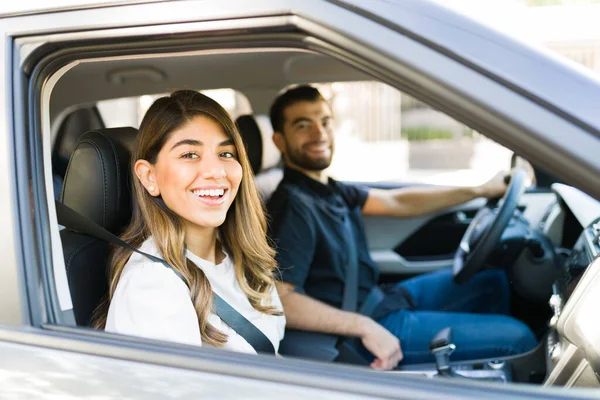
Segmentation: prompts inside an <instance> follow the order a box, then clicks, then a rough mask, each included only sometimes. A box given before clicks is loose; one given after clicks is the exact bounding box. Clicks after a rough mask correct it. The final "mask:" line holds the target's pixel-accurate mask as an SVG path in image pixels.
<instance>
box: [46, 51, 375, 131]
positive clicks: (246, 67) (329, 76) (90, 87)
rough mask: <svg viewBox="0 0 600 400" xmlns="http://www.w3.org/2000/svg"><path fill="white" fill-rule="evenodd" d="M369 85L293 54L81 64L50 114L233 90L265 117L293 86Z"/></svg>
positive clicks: (339, 66) (343, 68)
mask: <svg viewBox="0 0 600 400" xmlns="http://www.w3.org/2000/svg"><path fill="white" fill-rule="evenodd" d="M369 79H371V78H370V77H369V76H368V75H366V74H364V73H362V72H360V71H358V70H356V69H355V68H352V67H350V66H348V65H346V64H343V63H341V62H340V61H338V60H336V59H334V58H332V57H328V56H323V55H319V54H315V53H312V52H307V51H300V50H289V49H262V50H256V51H248V50H243V51H240V50H238V51H236V50H228V51H227V53H221V52H212V53H210V52H208V53H207V52H195V53H184V54H178V55H175V56H174V55H172V54H169V55H155V56H144V58H139V57H138V58H129V59H125V58H120V59H108V60H98V59H95V60H89V61H82V62H80V63H78V64H77V65H75V66H74V67H73V68H71V69H70V70H69V71H67V72H66V73H65V74H64V75H63V76H62V77H61V78H60V80H59V81H58V82H57V84H56V86H55V87H54V90H53V92H52V95H51V105H50V107H51V108H50V110H51V116H52V117H51V118H52V119H53V120H54V119H55V118H56V116H57V115H58V114H59V113H60V112H61V111H63V110H65V109H67V108H69V107H72V106H75V105H78V104H89V103H92V102H95V101H98V100H105V99H111V98H120V97H129V96H140V95H144V94H156V93H165V92H169V91H171V90H173V89H177V88H194V89H198V90H206V89H220V88H233V89H236V90H239V91H241V92H243V93H244V94H245V95H246V96H247V97H248V99H249V100H250V103H251V104H252V107H253V109H254V110H255V111H258V112H263V113H264V112H266V111H267V109H268V105H269V104H270V102H271V101H272V98H273V97H272V96H273V94H274V93H276V92H277V91H279V90H281V89H282V88H284V87H285V86H287V85H290V84H297V83H317V82H340V81H359V80H369ZM74 88H78V90H74ZM81 89H83V90H81ZM263 97H266V99H263Z"/></svg>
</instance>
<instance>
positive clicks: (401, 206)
mask: <svg viewBox="0 0 600 400" xmlns="http://www.w3.org/2000/svg"><path fill="white" fill-rule="evenodd" d="M505 176H506V174H505V173H499V174H497V175H496V176H494V177H493V178H492V179H490V180H489V181H488V182H486V183H484V184H483V185H480V186H475V187H410V188H401V189H392V190H382V189H370V190H369V195H368V197H367V200H366V202H365V205H364V207H363V209H362V212H363V214H365V215H376V216H386V217H400V218H406V217H419V216H423V215H427V214H430V213H433V212H436V211H441V210H444V209H446V208H449V207H453V206H456V205H458V204H462V203H464V202H467V201H470V200H473V199H476V198H478V197H500V196H502V195H503V194H504V192H505V191H506V183H505V182H504V178H505Z"/></svg>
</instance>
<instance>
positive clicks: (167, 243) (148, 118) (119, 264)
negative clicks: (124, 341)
mask: <svg viewBox="0 0 600 400" xmlns="http://www.w3.org/2000/svg"><path fill="white" fill-rule="evenodd" d="M196 116H205V117H208V118H211V119H212V120H214V121H216V122H217V123H219V124H220V125H221V127H222V128H223V130H224V131H225V134H226V135H227V136H228V137H229V138H230V139H231V140H233V143H234V145H235V147H236V150H237V154H238V159H239V163H240V164H241V166H242V181H241V183H240V187H239V189H238V193H237V196H236V197H235V199H234V201H233V203H232V204H231V206H230V208H229V210H228V211H227V216H226V218H225V222H224V223H223V224H222V225H221V226H220V227H219V228H218V230H219V238H220V240H221V244H222V246H223V247H224V248H225V249H226V250H227V251H228V252H229V254H230V255H231V257H232V259H233V262H234V265H235V273H236V276H237V280H238V283H239V285H240V287H241V289H242V290H243V291H244V293H246V295H247V296H248V299H249V300H250V304H252V306H253V307H254V308H255V309H256V310H258V311H260V312H262V313H265V314H270V315H280V314H281V311H280V310H277V309H276V308H275V307H274V306H272V305H271V303H270V299H271V290H272V288H273V285H274V276H273V271H274V269H275V267H276V263H275V260H274V255H275V252H274V250H273V249H272V248H271V247H270V246H269V244H268V242H267V239H266V219H265V215H264V211H263V207H262V203H261V201H260V198H259V195H258V193H257V191H256V187H255V185H254V177H253V173H252V169H251V167H250V163H249V161H248V156H247V154H246V149H245V148H244V144H243V142H242V138H241V136H240V134H239V132H238V130H237V128H236V126H235V124H234V123H233V121H232V120H231V117H230V116H229V114H228V113H227V111H225V110H224V109H223V107H221V106H220V105H219V104H218V103H217V102H216V101H214V100H212V99H211V98H209V97H207V96H205V95H203V94H201V93H198V92H196V91H193V90H179V91H176V92H174V93H172V94H171V95H170V96H168V97H161V98H159V99H158V100H156V101H155V102H154V103H153V104H152V106H151V107H150V108H149V109H148V112H147V113H146V115H145V116H144V119H143V120H142V123H141V125H140V130H139V133H138V136H137V141H136V148H135V152H134V155H133V157H132V160H131V161H132V168H133V165H134V164H135V162H136V161H137V160H146V161H148V162H150V163H151V164H154V163H156V159H157V156H158V153H159V152H160V150H161V149H162V147H163V146H164V144H165V143H166V142H167V140H168V139H169V137H170V136H171V134H172V133H173V132H174V131H175V130H177V129H179V128H181V127H183V126H185V125H186V124H188V123H189V122H191V121H192V119H193V118H195V117H196ZM132 175H133V192H134V202H133V203H134V204H133V215H132V220H131V222H130V224H129V226H128V227H127V229H126V230H125V232H124V233H123V234H122V235H121V239H123V240H124V241H126V242H128V243H130V244H131V245H132V246H134V247H136V248H139V247H140V246H141V245H142V243H143V242H144V241H145V240H146V239H148V238H149V237H150V236H152V238H153V239H154V242H155V243H156V246H157V247H158V251H159V252H160V254H161V255H162V256H163V258H164V260H165V261H166V262H167V263H168V264H169V265H170V266H171V267H172V268H173V269H175V270H176V271H177V272H179V273H180V274H181V275H182V276H183V277H184V279H185V281H186V283H187V285H188V287H189V288H190V292H191V299H192V303H193V304H194V308H195V309H196V314H197V315H198V324H199V326H200V333H201V336H202V342H204V343H207V344H210V345H213V346H222V345H223V344H224V343H225V342H226V341H227V336H226V335H225V334H223V333H222V332H220V331H218V330H217V329H216V328H214V327H213V326H211V325H210V324H209V323H208V315H209V313H210V311H211V310H212V306H213V292H212V289H211V287H210V283H209V282H208V279H207V278H206V276H205V275H204V273H203V272H202V270H201V269H200V268H198V267H197V266H196V265H194V264H193V263H192V262H191V261H190V260H188V259H187V258H186V255H185V250H186V246H185V243H186V237H185V230H184V225H183V222H182V221H181V218H180V217H179V216H178V215H177V214H175V213H174V212H172V211H171V210H169V209H168V208H167V207H166V205H165V203H164V202H163V201H162V199H161V198H160V196H159V197H153V196H151V195H150V194H149V193H148V192H147V191H146V189H145V188H144V187H143V185H142V184H141V182H140V180H139V179H137V177H136V176H135V174H132ZM131 254H132V251H131V250H129V249H126V248H124V247H116V248H114V249H113V253H112V255H111V259H110V270H109V291H108V298H107V299H105V301H104V303H103V304H102V305H101V306H100V307H99V308H98V309H97V310H96V313H95V318H94V321H93V324H92V325H93V327H95V328H98V329H103V328H104V326H105V324H106V316H107V313H108V306H109V304H110V301H111V299H112V297H113V295H114V293H115V289H116V287H117V283H118V282H119V278H120V276H121V272H122V271H123V268H124V267H125V264H126V263H127V260H129V257H130V256H131Z"/></svg>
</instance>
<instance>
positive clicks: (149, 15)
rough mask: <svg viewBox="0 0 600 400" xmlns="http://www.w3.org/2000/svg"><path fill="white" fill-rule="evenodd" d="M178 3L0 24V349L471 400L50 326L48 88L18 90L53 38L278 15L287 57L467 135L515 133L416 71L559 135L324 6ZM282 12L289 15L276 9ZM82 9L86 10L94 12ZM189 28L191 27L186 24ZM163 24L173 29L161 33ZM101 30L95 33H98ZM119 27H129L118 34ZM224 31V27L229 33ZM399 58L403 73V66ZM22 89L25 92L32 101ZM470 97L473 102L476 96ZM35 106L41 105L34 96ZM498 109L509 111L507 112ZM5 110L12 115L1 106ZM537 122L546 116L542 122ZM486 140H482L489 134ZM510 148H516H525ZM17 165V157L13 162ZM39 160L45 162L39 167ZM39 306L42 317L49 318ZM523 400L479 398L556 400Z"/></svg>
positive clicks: (348, 372)
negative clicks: (335, 71) (462, 128)
mask: <svg viewBox="0 0 600 400" xmlns="http://www.w3.org/2000/svg"><path fill="white" fill-rule="evenodd" d="M178 3H179V2H174V3H169V4H166V3H160V2H158V3H150V4H141V5H140V4H137V5H125V6H114V7H105V8H96V9H80V10H69V11H65V14H64V15H65V19H60V20H56V21H51V20H50V19H44V18H43V17H44V15H40V14H37V15H33V16H28V15H24V16H19V17H15V18H14V19H12V20H10V21H6V20H3V21H2V26H1V27H0V30H1V31H2V32H3V33H4V34H5V37H8V40H5V41H4V42H3V43H2V44H0V46H2V50H4V54H9V55H10V58H9V60H10V61H9V62H8V63H6V64H5V66H6V67H7V71H6V73H5V74H4V76H3V77H1V78H0V79H1V80H0V82H1V84H0V87H3V88H5V89H7V91H8V92H9V93H10V96H7V97H6V98H4V99H2V100H0V109H2V111H0V115H2V116H3V117H4V120H5V121H7V124H5V125H4V126H2V127H1V128H0V129H2V131H3V132H2V133H5V137H7V138H9V139H7V141H8V142H9V143H10V144H7V143H6V142H5V145H6V146H7V147H6V148H4V149H0V151H1V152H2V153H4V154H1V155H2V156H1V157H0V159H3V160H4V163H5V164H4V165H1V164H0V166H4V167H6V168H5V169H3V171H2V172H0V190H5V193H7V201H5V202H3V203H0V212H3V213H5V215H12V216H13V217H12V218H9V219H8V221H7V224H6V225H5V227H4V228H3V229H2V230H1V231H0V232H1V235H0V237H1V238H2V240H1V242H2V245H0V246H1V247H0V250H1V251H3V252H4V253H3V254H4V257H5V265H4V266H3V268H2V269H1V270H2V277H3V278H6V279H2V280H0V293H2V295H1V297H0V299H2V300H6V304H4V305H3V306H2V307H1V308H0V323H2V324H8V325H12V327H6V328H4V327H3V328H0V334H1V335H2V336H0V342H1V344H2V345H4V344H6V343H11V344H13V345H14V344H18V345H22V346H33V347H37V348H40V349H42V348H51V349H60V350H64V351H67V352H70V353H73V352H75V353H78V354H88V355H90V356H93V357H96V356H100V357H109V358H114V359H127V360H132V361H137V362H143V363H149V364H154V365H160V366H167V367H173V368H184V369H188V370H194V371H205V372H210V373H225V374H227V375H228V376H230V377H239V378H247V379H249V380H252V381H260V382H263V381H264V382H276V383H280V384H284V385H293V386H297V387H301V388H306V387H312V388H318V389H322V390H325V391H329V393H337V392H340V393H345V394H349V393H355V394H362V395H365V396H375V397H396V398H429V397H430V395H431V391H437V392H442V391H445V392H446V393H448V395H452V394H453V395H456V396H460V397H461V398H478V397H479V395H480V393H479V390H480V388H479V386H478V385H476V384H471V383H469V382H466V383H465V382H457V381H435V380H434V381H425V380H423V381H422V380H419V379H413V378H410V377H405V376H397V375H395V374H381V373H376V372H372V371H365V370H363V369H359V368H352V367H343V366H336V367H335V368H334V367H332V366H327V365H323V364H318V363H309V362H303V361H299V360H279V359H272V358H268V357H266V356H255V357H250V356H244V355H237V354H235V355H232V354H228V353H227V352H223V351H218V350H212V349H204V348H201V349H190V348H188V347H184V346H177V345H171V344H165V343H162V342H155V341H150V340H140V339H131V338H123V337H117V336H116V335H111V334H106V333H104V332H95V331H88V330H85V329H82V328H72V327H66V326H60V325H56V324H55V323H56V322H55V321H57V320H58V319H59V318H60V316H61V315H60V313H59V312H57V311H56V307H57V305H59V300H58V296H57V294H56V293H55V291H56V287H55V285H54V279H53V277H52V274H51V273H50V272H49V271H52V265H53V262H55V261H56V248H57V246H60V243H59V240H58V239H57V235H56V232H54V231H56V226H57V224H56V219H55V216H53V209H52V203H51V200H50V199H51V198H52V196H50V195H49V193H48V192H47V191H46V187H50V186H48V179H47V178H48V174H50V171H49V170H48V168H47V166H48V165H47V164H48V163H49V159H48V154H47V153H48V151H49V149H48V148H47V147H48V146H45V147H44V146H42V140H48V139H47V138H43V134H42V133H43V132H44V129H46V130H45V132H48V129H49V126H48V123H47V121H45V120H44V118H47V115H44V111H43V110H42V109H40V105H39V104H36V103H35V102H34V99H33V96H27V94H28V93H29V94H34V95H35V94H36V90H40V89H42V88H44V87H48V86H47V85H49V84H51V82H49V81H48V80H44V81H41V82H40V81H37V82H32V84H31V85H29V84H28V76H27V74H24V73H23V69H27V67H28V66H35V65H36V63H35V62H34V63H33V64H29V62H31V60H35V58H36V57H44V56H46V55H48V53H46V52H49V51H50V52H51V51H53V50H54V51H55V50H56V48H58V47H59V45H60V42H58V41H56V40H55V41H53V40H50V39H49V37H50V36H52V35H58V36H60V35H63V36H62V37H61V38H62V39H64V40H67V42H68V41H69V40H75V39H77V38H78V37H79V36H81V37H83V38H84V39H85V40H90V37H93V36H95V35H96V37H100V38H107V37H109V36H110V34H120V33H121V34H122V33H123V32H124V31H123V30H124V29H125V30H126V29H131V34H132V35H133V34H135V35H140V34H141V32H145V35H148V36H151V34H150V33H149V32H152V31H154V34H156V28H157V26H158V27H161V28H167V29H166V30H167V31H168V32H169V33H170V34H173V32H174V31H176V29H174V28H182V27H183V25H185V24H186V23H187V24H194V23H197V24H201V22H197V21H203V20H206V23H207V24H213V23H216V24H217V25H218V23H219V21H217V22H215V20H218V19H219V17H220V18H222V20H224V21H231V23H232V24H234V25H235V28H233V30H234V31H235V30H236V29H237V30H239V32H242V31H244V32H246V33H247V32H248V29H251V28H248V27H244V25H243V21H242V23H240V21H241V20H240V19H238V18H242V17H248V20H249V21H250V20H254V21H256V19H257V18H264V17H273V16H275V18H279V17H278V16H277V15H278V13H282V14H284V15H286V16H285V17H284V19H285V24H284V25H283V24H282V25H280V26H281V27H286V26H288V27H289V26H292V27H294V29H297V30H300V31H306V32H309V33H310V34H309V35H307V37H306V38H305V39H304V40H303V41H300V42H295V41H293V40H292V43H293V44H294V46H306V47H307V48H308V49H311V50H318V51H319V52H321V53H324V54H329V55H332V56H335V57H337V58H340V59H342V60H344V61H345V62H347V63H349V64H351V65H353V66H355V67H357V68H359V69H361V70H363V71H365V72H368V73H369V74H371V75H372V76H374V77H376V78H378V79H380V80H382V81H384V82H387V83H389V84H392V85H395V86H396V87H401V88H404V90H406V91H407V92H408V93H411V95H416V96H417V97H418V98H428V99H431V98H432V96H433V95H434V94H436V93H437V94H439V95H440V98H439V99H438V100H436V101H435V104H442V103H443V101H445V100H446V101H449V103H444V104H446V106H445V108H447V109H448V110H449V111H451V112H452V114H453V115H455V116H457V115H458V116H460V117H461V119H462V120H463V121H465V120H467V121H471V122H473V125H475V126H481V120H484V118H482V119H481V120H479V122H478V121H477V119H476V118H469V117H468V116H467V115H465V114H464V111H465V108H468V107H470V106H473V107H475V111H474V112H475V113H476V114H478V115H482V116H486V117H487V118H489V121H490V126H493V127H502V129H499V132H506V130H508V129H514V130H515V131H517V132H519V133H523V132H526V131H525V130H524V129H522V127H521V126H519V125H518V124H516V121H509V122H510V123H509V122H507V121H506V120H504V119H501V118H498V117H497V115H495V113H493V112H490V111H489V110H486V108H485V107H484V104H485V102H483V104H482V102H481V99H479V101H478V102H476V101H474V100H473V98H470V97H469V96H467V95H465V94H464V92H455V90H456V88H452V87H447V86H446V85H441V84H440V83H439V82H436V80H434V79H433V78H432V75H431V73H430V72H429V73H428V72H427V71H426V69H427V68H425V67H426V66H427V65H432V63H433V64H435V63H434V61H436V60H437V61H439V64H438V66H437V67H436V68H439V69H440V70H443V69H444V68H448V67H452V68H451V69H453V70H454V72H456V73H460V74H462V75H463V76H462V79H463V80H466V81H468V80H469V79H473V81H474V82H473V85H484V86H485V87H486V91H488V92H489V94H488V96H490V98H491V97H493V96H495V95H498V94H502V95H503V96H505V97H511V98H513V99H514V100H515V103H516V104H515V105H513V106H509V105H508V104H507V105H505V110H504V112H509V111H511V110H514V111H518V110H519V109H521V110H522V111H521V112H520V113H518V115H521V116H522V115H523V113H525V112H533V111H535V112H536V113H537V114H540V115H538V116H537V117H538V119H539V120H543V121H544V127H546V126H547V125H549V124H550V125H551V124H552V123H557V124H559V125H560V127H561V128H565V124H566V122H565V121H562V120H561V119H560V118H559V117H557V116H555V115H552V114H550V113H549V112H548V110H544V109H543V107H541V106H540V105H538V104H531V101H530V100H528V99H523V98H522V97H520V95H519V94H517V93H513V92H511V91H510V89H508V88H506V87H504V86H502V85H500V84H499V83H498V82H493V81H490V79H489V78H487V77H485V76H481V75H480V74H479V73H478V72H477V71H474V70H471V69H469V67H468V66H465V65H462V64H460V63H458V62H457V61H456V60H452V59H448V57H447V56H445V55H443V54H440V53H439V52H437V51H436V49H434V48H429V47H427V46H425V45H423V44H422V43H418V42H416V41H414V40H413V39H411V38H409V37H407V36H404V35H402V34H400V33H398V32H396V31H394V30H391V29H389V28H387V27H384V26H381V25H379V24H377V23H375V22H373V21H371V20H369V19H367V18H365V17H364V16H360V15H356V14H354V13H352V12H350V11H349V10H345V9H341V8H339V7H337V6H336V5H334V4H332V3H327V2H319V1H316V0H315V1H313V0H307V1H303V2H299V3H291V2H290V3H289V4H288V3H281V2H276V1H268V2H266V3H263V4H261V6H260V7H259V6H258V5H256V4H254V2H245V1H234V3H235V5H237V6H238V7H234V9H235V10H236V11H235V12H233V13H232V12H229V13H228V12H226V11H224V10H221V9H220V5H218V4H216V3H210V4H209V5H210V6H209V7H204V8H203V10H202V11H203V12H202V13H200V12H195V13H192V15H190V10H189V9H187V8H183V7H182V5H181V4H178ZM265 4H266V5H265ZM282 4H284V6H282ZM190 5H196V6H197V7H200V6H205V5H206V4H205V3H204V2H187V3H186V6H188V7H189V6H190ZM286 5H287V6H289V8H285V6H286ZM91 10H94V13H92V11H91ZM292 10H294V11H292ZM115 11H119V13H117V14H116V15H117V17H116V18H113V16H114V15H115V14H114V12H115ZM62 15H63V14H62V13H61V12H56V13H55V14H54V16H55V17H57V16H62ZM103 18H106V19H103ZM194 19H195V20H196V21H195V22H189V21H190V20H194ZM92 21H110V22H109V23H108V22H103V23H100V24H99V25H96V26H94V28H92V29H91V30H86V26H85V23H90V22H92ZM159 21H160V22H159ZM183 21H187V22H183ZM281 22H283V21H280V23H281ZM159 23H160V25H155V26H146V27H144V25H152V24H159ZM169 23H172V24H175V25H173V26H169V25H168V24H169ZM103 24H104V26H102V25H103ZM126 26H129V27H133V28H126ZM353 26H354V27H356V26H361V27H362V29H360V31H361V32H366V33H365V37H363V38H360V40H358V39H359V38H356V32H352V31H353V29H352V27H353ZM189 27H190V25H187V27H186V28H189ZM87 29H89V28H87ZM191 29H192V31H193V32H195V31H197V30H198V25H195V26H194V27H192V28H191ZM230 29H232V28H231V27H230ZM184 32H185V30H184ZM230 33H231V31H230ZM103 35H105V36H103ZM55 38H56V37H55ZM40 39H42V40H40ZM390 40H392V41H393V42H396V43H398V44H399V47H400V48H401V51H402V53H404V54H399V53H398V52H389V51H388V50H387V49H382V48H381V47H380V46H381V45H380V44H379V45H378V43H381V42H382V41H383V42H389V41H390ZM263 45H264V44H263ZM409 59H410V65H409V63H408V62H407V60H409ZM417 67H418V68H417ZM439 73H440V77H444V78H445V79H448V78H449V77H448V76H447V74H446V75H444V74H443V73H442V72H441V71H440V72H439ZM34 84H35V85H38V86H37V89H34V86H33V85H34ZM431 85H433V86H431ZM430 86H431V87H430ZM423 87H427V88H428V90H427V93H424V92H423V90H422V88H423ZM433 89H437V90H433ZM32 90H33V92H31V91H32ZM473 91H474V92H479V91H480V90H475V89H474V88H473ZM38 93H39V94H42V93H41V92H38ZM457 93H461V96H458V95H457ZM471 94H472V93H471ZM474 97H475V98H476V96H474ZM41 98H42V99H43V95H42V97H41ZM11 99H12V100H11ZM9 100H10V101H9ZM450 100H452V101H450ZM507 103H509V102H508V101H507ZM13 104H14V108H12V107H10V106H11V105H13ZM450 105H452V106H450ZM2 106H4V107H2ZM29 109H31V110H34V111H35V114H31V115H30V113H29V112H28V111H27V110H29ZM543 114H548V115H545V118H542V116H543ZM29 116H31V119H30V118H29ZM567 128H570V130H571V131H576V130H577V129H581V128H579V127H569V126H567ZM488 129H490V128H489V126H488ZM540 129H542V128H540ZM486 130H487V129H486ZM498 135H499V134H498ZM507 141H509V140H507V139H505V142H507ZM515 143H516V142H515ZM520 143H522V144H523V143H525V141H522V142H520ZM515 145H516V144H515ZM13 148H15V149H16V150H15V151H14V152H13V151H12V150H11V149H13ZM16 154H20V155H22V156H21V157H16ZM41 154H44V156H43V157H40V155H41ZM23 155H29V156H30V159H29V160H28V159H24V158H25V157H23ZM32 210H33V213H32ZM53 258H54V260H53ZM5 289H6V290H5ZM25 301H27V302H25ZM8 304H10V305H13V304H17V305H18V306H17V307H16V311H15V310H11V311H9V310H8ZM49 305H50V306H51V307H49V308H48V306H49ZM240 360H242V361H240ZM532 389H533V388H515V387H512V386H511V387H491V388H489V389H488V392H487V394H488V395H489V396H491V397H490V398H492V397H496V398H504V397H505V396H510V397H511V398H515V397H516V396H524V397H527V396H529V395H531V394H532V393H534V392H535V394H536V395H538V396H543V395H544V394H546V395H548V396H552V397H554V395H555V393H554V392H551V391H547V390H546V389H543V388H538V387H536V388H535V391H533V390H532ZM548 398H550V397H548Z"/></svg>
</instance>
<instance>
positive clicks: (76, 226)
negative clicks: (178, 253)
mask: <svg viewBox="0 0 600 400" xmlns="http://www.w3.org/2000/svg"><path fill="white" fill-rule="evenodd" d="M54 203H55V206H56V215H57V218H58V223H59V224H60V225H62V226H64V227H65V228H67V229H69V230H72V231H75V232H78V233H83V234H85V235H88V236H92V237H95V238H97V239H100V240H103V241H105V242H108V243H112V244H115V245H117V246H121V247H125V248H127V249H129V250H131V251H134V252H136V253H139V254H141V255H143V256H144V257H146V258H149V259H150V260H152V261H154V262H159V263H161V264H162V265H164V266H165V267H166V268H169V269H170V270H171V271H173V272H174V273H175V275H177V276H178V277H179V279H181V280H182V281H183V282H184V283H185V279H184V278H183V276H182V275H181V274H180V273H179V272H177V271H176V270H175V269H173V267H171V266H170V265H169V264H168V263H167V262H166V261H165V260H163V259H162V258H158V257H155V256H153V255H151V254H147V253H144V252H143V251H140V250H138V249H136V248H135V247H133V246H132V245H130V244H129V243H127V242H125V241H123V240H121V239H119V238H118V237H117V236H115V235H113V234H112V233H110V232H109V231H107V230H106V229H104V228H103V227H101V226H100V225H98V224H96V223H95V222H94V221H92V220H90V219H88V218H86V217H84V216H83V215H81V214H79V213H77V212H76V211H74V210H72V209H71V208H69V207H67V206H66V205H64V204H63V203H61V202H60V201H58V200H55V201H54ZM186 285H187V284H186ZM213 302H214V307H215V313H216V314H217V315H218V316H219V318H221V320H223V321H224V322H225V323H226V324H227V325H229V326H230V327H231V328H232V329H233V330H234V331H236V333H237V334H238V335H240V336H241V337H243V338H244V339H245V340H246V342H248V343H249V344H250V345H251V346H252V347H253V348H254V350H256V352H258V353H268V354H275V348H274V347H273V343H271V341H270V340H269V338H267V336H266V335H265V334H264V333H263V332H262V331H261V330H260V329H258V328H257V327H256V326H255V325H254V324H253V323H251V322H250V321H248V320H247V319H246V317H244V316H243V315H242V314H240V313H239V312H238V311H237V310H236V309H235V308H233V307H232V306H231V305H230V304H229V303H227V302H226V301H225V300H223V299H222V298H221V296H219V295H218V294H216V293H214V292H213Z"/></svg>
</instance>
